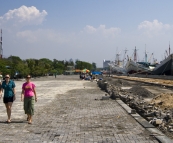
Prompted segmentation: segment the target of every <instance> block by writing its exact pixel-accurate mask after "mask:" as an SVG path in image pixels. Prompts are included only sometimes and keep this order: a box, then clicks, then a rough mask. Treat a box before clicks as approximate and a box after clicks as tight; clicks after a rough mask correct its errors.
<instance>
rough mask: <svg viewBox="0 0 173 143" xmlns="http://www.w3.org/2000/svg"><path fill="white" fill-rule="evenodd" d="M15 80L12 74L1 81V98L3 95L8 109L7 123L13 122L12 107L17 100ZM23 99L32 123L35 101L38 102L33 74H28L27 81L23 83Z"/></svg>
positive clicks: (29, 122)
mask: <svg viewBox="0 0 173 143" xmlns="http://www.w3.org/2000/svg"><path fill="white" fill-rule="evenodd" d="M15 87H16V85H15V82H14V81H13V80H11V79H10V75H9V74H6V75H5V80H3V81H1V86H0V98H2V95H3V102H4V104H5V107H6V111H7V121H6V122H7V123H11V108H12V104H13V102H14V101H15V100H16V90H15ZM21 101H23V102H24V111H25V114H27V121H28V124H32V116H33V115H34V102H37V95H36V90H35V84H34V83H33V82H31V76H30V75H27V76H26V82H25V83H23V85H22V92H21Z"/></svg>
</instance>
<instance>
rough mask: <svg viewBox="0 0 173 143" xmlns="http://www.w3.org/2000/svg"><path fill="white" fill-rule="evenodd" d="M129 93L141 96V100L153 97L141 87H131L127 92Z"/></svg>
mask: <svg viewBox="0 0 173 143" xmlns="http://www.w3.org/2000/svg"><path fill="white" fill-rule="evenodd" d="M128 91H129V92H131V93H133V94H135V95H139V96H142V97H143V98H147V97H153V96H154V95H153V94H152V93H151V92H149V91H148V90H147V89H145V88H143V87H141V86H138V85H135V86H133V87H132V88H131V89H129V90H128Z"/></svg>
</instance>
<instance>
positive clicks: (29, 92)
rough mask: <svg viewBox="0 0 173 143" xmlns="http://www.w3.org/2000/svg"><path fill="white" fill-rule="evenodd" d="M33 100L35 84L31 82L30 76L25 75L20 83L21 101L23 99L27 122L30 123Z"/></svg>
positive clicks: (34, 97) (32, 113)
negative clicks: (24, 78) (23, 80)
mask: <svg viewBox="0 0 173 143" xmlns="http://www.w3.org/2000/svg"><path fill="white" fill-rule="evenodd" d="M34 100H35V102H37V95H36V90H35V84H34V83H33V82H31V76H30V75H27V76H26V82H25V83H24V84H23V85H22V92H21V101H24V111H25V114H27V121H28V124H32V116H33V115H34Z"/></svg>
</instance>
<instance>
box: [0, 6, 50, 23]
mask: <svg viewBox="0 0 173 143" xmlns="http://www.w3.org/2000/svg"><path fill="white" fill-rule="evenodd" d="M46 15H47V12H46V11H45V10H43V11H42V12H40V11H39V10H38V9H37V8H36V7H34V6H31V7H26V6H24V5H23V6H21V7H19V8H18V9H13V10H9V11H8V12H7V13H5V14H4V15H3V16H1V17H0V24H1V25H5V24H13V26H17V25H38V24H41V23H42V22H43V21H44V20H45V17H46Z"/></svg>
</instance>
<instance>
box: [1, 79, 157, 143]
mask: <svg viewBox="0 0 173 143" xmlns="http://www.w3.org/2000/svg"><path fill="white" fill-rule="evenodd" d="M33 80H34V81H33V82H34V83H35V84H36V89H37V94H38V102H37V103H36V104H35V115H34V118H33V124H32V125H29V124H27V121H26V116H25V115H24V111H23V103H22V102H21V101H20V92H21V86H22V83H23V82H24V81H15V83H16V91H17V95H18V96H17V100H16V101H15V102H14V104H13V108H12V123H10V124H6V123H5V122H4V121H5V120H6V112H5V107H4V105H3V103H2V99H1V104H0V113H1V114H0V143H8V142H9V143H11V142H12V143H16V142H18V143H25V142H26V143H40V142H43V143H158V141H157V140H156V139H155V138H153V137H152V136H150V134H151V133H150V132H149V131H148V130H146V129H145V128H143V127H142V126H141V125H140V124H139V123H138V122H137V121H136V120H135V119H134V118H133V117H132V116H131V115H129V114H128V113H127V112H126V111H125V110H124V109H123V108H122V107H121V106H120V105H119V104H118V103H117V102H116V101H114V100H111V99H110V100H101V99H102V97H103V96H104V95H105V93H104V92H103V91H101V90H100V89H99V88H98V87H97V84H96V82H90V81H83V80H79V79H78V76H73V78H71V77H69V76H59V77H58V76H57V78H56V79H54V78H53V77H48V78H40V79H33Z"/></svg>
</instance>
